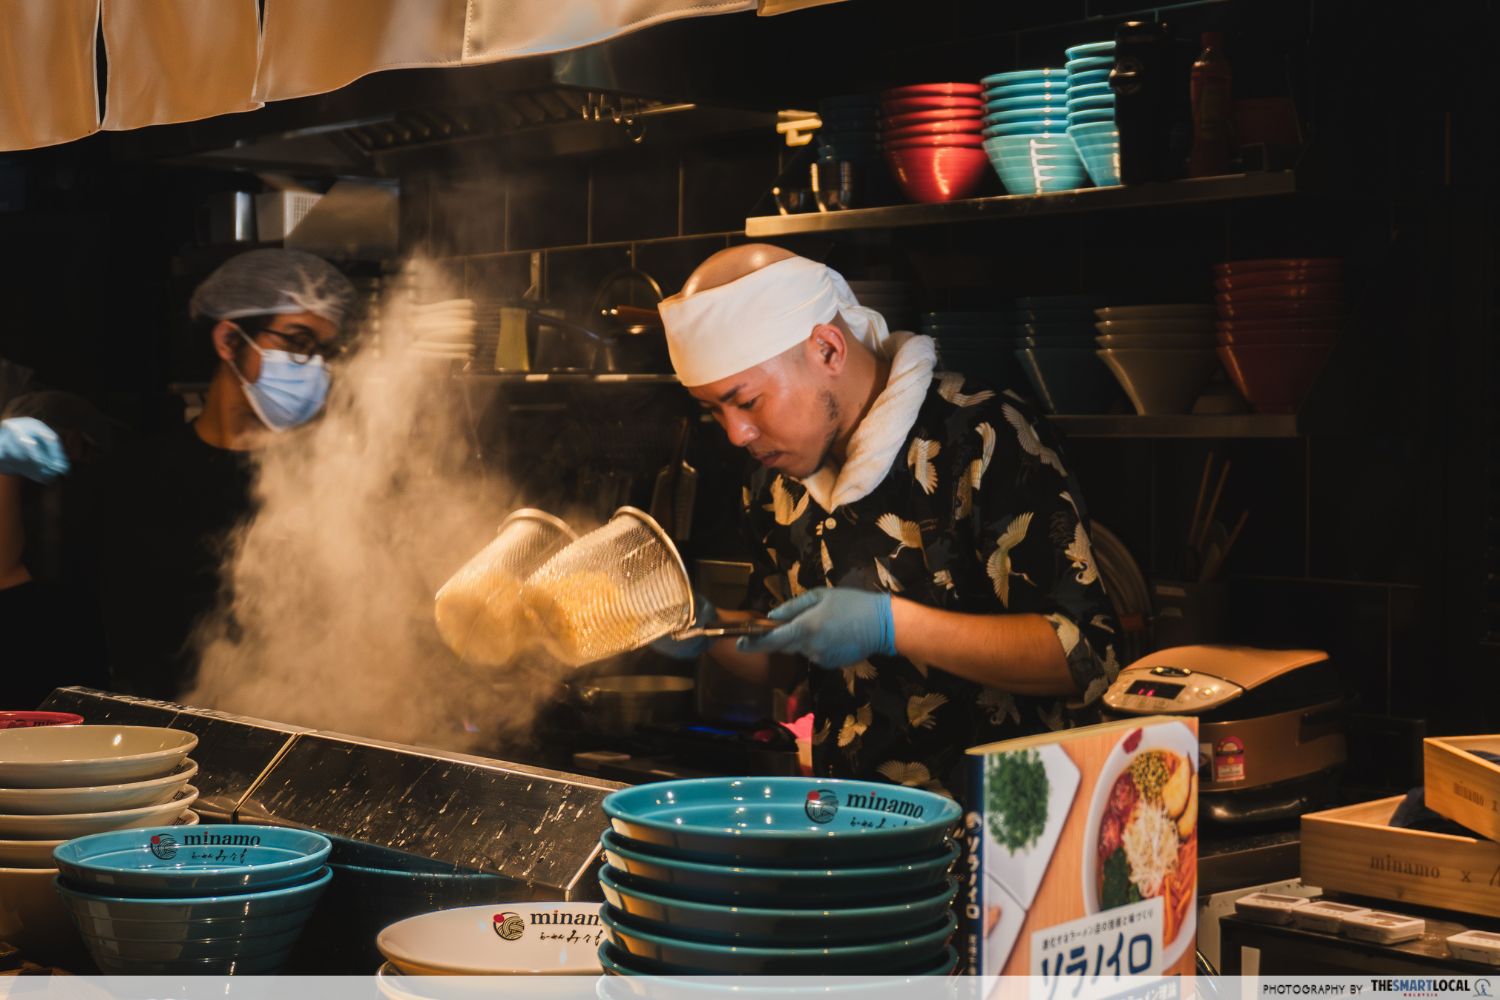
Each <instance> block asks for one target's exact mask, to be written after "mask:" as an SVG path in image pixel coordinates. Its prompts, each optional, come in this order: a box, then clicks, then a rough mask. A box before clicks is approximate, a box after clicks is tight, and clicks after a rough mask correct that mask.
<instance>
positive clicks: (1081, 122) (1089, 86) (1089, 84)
mask: <svg viewBox="0 0 1500 1000" xmlns="http://www.w3.org/2000/svg"><path fill="white" fill-rule="evenodd" d="M1065 54H1066V55H1067V57H1068V62H1067V71H1068V91H1067V93H1068V100H1067V109H1068V125H1067V130H1068V138H1070V139H1071V140H1073V145H1074V147H1075V148H1076V149H1077V150H1078V157H1079V159H1081V160H1082V161H1083V166H1084V169H1085V170H1087V171H1088V174H1089V177H1090V178H1092V179H1093V181H1094V183H1095V184H1097V185H1099V186H1100V187H1104V186H1106V185H1110V184H1118V183H1120V132H1119V130H1118V129H1116V128H1115V93H1114V90H1113V89H1112V88H1111V85H1110V83H1109V74H1110V70H1111V69H1112V68H1113V67H1114V62H1115V43H1114V42H1112V41H1110V42H1090V43H1089V44H1087V45H1075V46H1073V47H1072V48H1070V49H1068V50H1067V51H1066V53H1065Z"/></svg>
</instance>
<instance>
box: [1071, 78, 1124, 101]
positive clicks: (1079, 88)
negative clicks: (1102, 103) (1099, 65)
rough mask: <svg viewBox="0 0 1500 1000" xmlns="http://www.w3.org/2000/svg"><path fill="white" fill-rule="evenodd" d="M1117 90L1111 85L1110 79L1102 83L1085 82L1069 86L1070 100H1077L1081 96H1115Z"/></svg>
mask: <svg viewBox="0 0 1500 1000" xmlns="http://www.w3.org/2000/svg"><path fill="white" fill-rule="evenodd" d="M1114 96H1115V90H1114V88H1113V87H1111V86H1110V85H1109V81H1108V80H1105V81H1104V82H1102V83H1083V84H1075V85H1072V86H1069V87H1068V100H1070V101H1075V100H1077V99H1078V98H1080V97H1114Z"/></svg>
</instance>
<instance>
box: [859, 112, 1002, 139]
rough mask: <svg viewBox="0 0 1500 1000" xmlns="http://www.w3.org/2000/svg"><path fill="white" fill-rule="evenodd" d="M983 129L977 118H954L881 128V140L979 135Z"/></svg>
mask: <svg viewBox="0 0 1500 1000" xmlns="http://www.w3.org/2000/svg"><path fill="white" fill-rule="evenodd" d="M983 130H984V126H983V125H982V124H980V122H979V119H978V118H955V119H953V120H952V121H946V122H923V123H922V124H920V125H908V126H906V127H905V128H887V129H881V131H880V141H881V142H900V141H901V140H902V139H920V138H921V137H922V136H924V135H979V134H980V132H982V131H983Z"/></svg>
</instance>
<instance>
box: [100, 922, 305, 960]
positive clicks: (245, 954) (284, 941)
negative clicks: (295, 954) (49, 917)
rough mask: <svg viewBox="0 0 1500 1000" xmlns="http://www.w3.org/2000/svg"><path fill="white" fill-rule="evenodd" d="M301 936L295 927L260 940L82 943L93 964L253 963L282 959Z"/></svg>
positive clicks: (110, 939)
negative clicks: (255, 960)
mask: <svg viewBox="0 0 1500 1000" xmlns="http://www.w3.org/2000/svg"><path fill="white" fill-rule="evenodd" d="M301 936H302V928H301V927H300V926H299V927H295V928H292V929H289V930H285V931H282V932H280V933H278V934H268V935H264V936H260V937H248V936H245V935H240V934H234V935H230V936H228V937H221V938H194V939H192V940H188V941H151V940H145V941H140V940H135V939H131V938H116V937H101V936H95V935H92V934H89V933H84V934H83V943H84V946H85V947H87V948H88V950H89V954H90V955H91V956H92V957H93V958H94V959H95V960H96V961H98V960H99V959H100V958H103V959H105V960H107V961H113V962H129V963H135V962H181V961H207V960H211V959H218V960H219V961H222V962H233V961H235V960H236V959H241V958H243V959H255V958H262V957H266V956H273V955H280V956H282V957H283V958H285V956H286V955H287V954H288V953H289V952H290V951H291V949H292V946H293V945H295V944H296V943H297V939H298V938H299V937H301Z"/></svg>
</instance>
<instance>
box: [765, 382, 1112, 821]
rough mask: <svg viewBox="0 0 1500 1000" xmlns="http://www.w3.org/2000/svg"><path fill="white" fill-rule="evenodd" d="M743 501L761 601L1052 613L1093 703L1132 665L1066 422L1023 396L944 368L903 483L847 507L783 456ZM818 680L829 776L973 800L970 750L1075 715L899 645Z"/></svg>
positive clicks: (816, 752)
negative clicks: (1103, 574)
mask: <svg viewBox="0 0 1500 1000" xmlns="http://www.w3.org/2000/svg"><path fill="white" fill-rule="evenodd" d="M742 499H743V503H744V508H745V514H746V518H747V524H748V527H749V531H750V534H751V541H752V551H753V552H754V553H755V574H754V576H753V578H752V580H751V603H752V605H754V606H755V607H756V608H757V610H760V611H762V612H764V611H765V610H766V609H768V608H770V607H773V606H775V605H776V604H779V603H781V602H782V601H785V600H787V599H789V598H791V597H794V596H796V595H798V594H800V593H802V592H804V591H806V590H810V589H812V588H814V587H823V586H828V587H854V588H858V589H860V590H886V591H890V592H891V593H893V594H899V595H900V596H902V597H905V598H907V599H909V600H913V601H917V602H919V603H921V604H926V605H929V606H932V607H938V608H943V609H946V610H950V611H959V612H968V613H979V614H1006V613H1011V614H1024V613H1030V614H1038V615H1042V616H1044V617H1045V618H1046V619H1047V621H1048V622H1050V623H1051V625H1052V627H1053V629H1054V630H1056V632H1057V639H1058V642H1059V643H1060V644H1061V646H1062V649H1063V652H1064V654H1065V655H1066V658H1067V662H1068V668H1069V670H1070V671H1071V672H1072V674H1073V679H1074V681H1075V682H1076V683H1077V685H1078V690H1079V691H1081V692H1083V702H1084V703H1085V704H1089V703H1092V702H1094V701H1095V700H1097V699H1098V697H1099V696H1100V695H1102V694H1103V693H1104V690H1105V689H1106V688H1107V687H1108V684H1109V682H1110V681H1111V680H1113V678H1114V676H1115V674H1116V673H1117V672H1118V670H1119V664H1118V662H1117V661H1116V658H1115V647H1114V643H1115V635H1116V633H1117V626H1116V624H1115V622H1114V619H1113V615H1112V611H1111V608H1110V605H1109V601H1108V599H1107V598H1106V596H1105V593H1104V588H1103V585H1102V583H1101V582H1100V579H1099V571H1098V569H1097V567H1096V566H1095V564H1094V560H1093V553H1092V551H1091V548H1090V545H1089V536H1088V524H1087V515H1086V512H1085V511H1084V509H1083V506H1082V503H1081V501H1080V500H1079V493H1078V488H1077V484H1076V483H1075V482H1074V480H1073V477H1072V476H1071V475H1069V473H1068V472H1067V469H1066V466H1065V465H1064V462H1063V455H1062V452H1061V450H1060V448H1059V445H1058V441H1057V439H1056V437H1055V436H1054V434H1053V432H1052V430H1051V428H1050V427H1048V425H1047V424H1045V423H1044V422H1042V421H1040V420H1039V419H1038V418H1037V416H1036V415H1035V414H1034V413H1033V412H1032V411H1031V410H1030V408H1029V407H1028V405H1027V404H1026V403H1024V402H1022V401H1021V400H1020V399H1019V398H1017V397H1015V396H1013V395H1011V394H1010V393H996V392H993V391H991V390H989V389H986V388H984V387H982V386H980V385H978V384H976V383H972V382H966V381H965V380H964V377H963V376H962V375H959V374H956V373H952V372H938V373H936V374H935V375H934V377H933V382H932V386H931V387H930V388H929V390H928V394H927V399H926V401H925V402H924V403H923V405H922V407H921V409H920V411H919V412H918V414H917V419H916V422H915V423H914V424H913V426H912V428H911V430H910V431H909V432H908V435H907V443H906V446H905V447H904V448H903V450H902V453H901V456H900V457H898V459H897V460H896V462H895V463H894V464H893V465H892V467H891V470H890V472H889V473H888V474H887V475H886V477H885V479H884V480H883V481H882V482H881V483H880V485H878V486H877V487H876V488H875V489H874V491H873V492H871V493H870V494H869V495H868V496H866V497H865V498H863V499H861V500H858V501H855V502H854V503H850V504H846V505H843V506H841V507H839V508H838V509H837V510H836V511H834V512H833V513H831V514H830V513H828V512H827V511H825V510H823V509H822V508H821V507H819V506H818V504H817V503H816V502H815V501H813V500H812V498H811V497H810V496H809V495H808V493H807V491H806V490H805V489H804V488H803V486H802V485H801V484H800V483H799V482H797V481H796V480H794V479H791V478H788V477H787V476H785V475H782V474H781V473H779V472H777V471H775V470H773V469H765V468H760V467H757V468H756V470H755V471H754V472H753V473H752V475H751V478H750V482H749V483H748V485H747V486H746V487H745V489H744V492H743V496H742ZM809 686H810V690H811V693H812V699H813V710H814V718H815V727H814V733H813V770H814V773H816V774H818V775H822V776H828V777H851V778H864V779H872V780H880V779H885V780H887V781H892V782H895V783H897V784H903V785H911V786H916V787H921V788H928V789H931V790H934V791H939V792H943V793H945V794H951V795H953V796H954V797H956V798H958V799H959V800H960V801H964V799H965V798H966V795H965V791H966V781H965V776H966V774H967V770H966V766H965V763H964V750H965V749H967V748H968V747H971V746H976V745H978V744H981V743H987V742H990V741H993V740H1001V739H1010V738H1013V737H1016V736H1023V735H1027V734H1029V733H1034V732H1040V731H1044V730H1046V729H1059V728H1063V727H1064V726H1066V725H1068V724H1069V722H1070V716H1069V713H1068V712H1067V711H1066V710H1065V707H1066V701H1067V699H1062V698H1032V697H1023V696H1020V695H1013V694H1011V693H1009V692H1006V691H1003V690H1000V689H998V688H987V687H983V686H981V685H979V684H977V683H974V682H972V681H968V680H965V679H963V678H961V677H958V676H955V675H953V674H950V673H948V672H946V671H944V670H941V669H938V668H936V667H928V666H927V665H925V664H922V663H917V662H914V661H912V660H908V659H906V658H904V657H899V656H897V657H883V656H877V657H871V658H870V659H869V660H867V661H862V662H860V663H857V664H855V665H853V666H851V667H847V668H844V669H842V670H823V669H817V668H812V669H811V670H810V677H809ZM1075 705H1076V700H1075Z"/></svg>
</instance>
